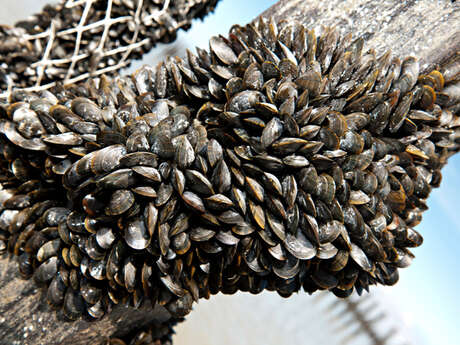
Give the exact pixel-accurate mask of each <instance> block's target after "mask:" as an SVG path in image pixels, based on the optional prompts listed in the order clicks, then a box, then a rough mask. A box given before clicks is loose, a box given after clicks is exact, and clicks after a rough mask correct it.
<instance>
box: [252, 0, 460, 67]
mask: <svg viewBox="0 0 460 345" xmlns="http://www.w3.org/2000/svg"><path fill="white" fill-rule="evenodd" d="M261 16H263V17H265V18H270V17H273V18H274V19H275V20H277V21H279V20H283V19H286V20H289V21H291V20H296V21H299V22H300V23H302V24H304V25H306V26H307V27H309V28H315V29H319V30H320V29H321V26H322V25H323V26H336V28H337V29H338V30H339V31H340V32H341V33H342V34H347V33H349V32H352V33H353V37H355V38H357V37H360V36H362V37H364V38H365V40H366V44H365V49H369V48H373V49H375V51H376V52H377V53H378V54H379V55H380V54H382V53H384V52H385V51H387V50H389V49H391V50H392V52H393V54H394V55H396V56H399V57H405V56H409V55H412V56H415V57H417V58H419V59H420V66H421V71H422V72H423V71H426V70H430V69H432V68H433V67H434V66H436V65H438V64H442V63H443V62H444V61H445V60H447V59H449V58H450V57H451V56H452V55H454V54H456V53H457V52H458V51H459V50H460V3H459V2H453V3H452V2H451V1H449V0H438V1H431V0H425V1H416V0H410V1H398V0H394V1H373V0H346V1H344V0H329V1H324V0H281V1H279V2H278V3H277V4H275V5H274V6H272V7H271V8H269V9H268V10H266V11H265V12H264V13H262V14H261Z"/></svg>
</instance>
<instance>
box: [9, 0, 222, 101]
mask: <svg viewBox="0 0 460 345" xmlns="http://www.w3.org/2000/svg"><path fill="white" fill-rule="evenodd" d="M217 1H218V0H66V1H61V2H60V3H59V4H57V5H53V6H51V5H48V6H46V7H45V8H44V9H43V11H42V12H41V13H39V14H36V15H34V16H32V17H30V18H29V19H27V20H25V21H22V22H18V23H17V24H16V25H15V26H14V27H8V26H0V98H6V97H8V95H9V94H10V92H11V91H12V90H13V89H15V90H18V89H19V90H21V89H22V90H27V91H40V90H44V89H47V88H50V87H52V86H54V85H55V84H56V82H58V81H62V82H63V83H64V84H69V83H74V82H77V81H80V80H83V79H85V78H88V77H90V76H92V77H94V76H98V75H101V74H113V73H115V72H116V71H118V70H119V69H121V68H123V67H126V66H128V65H129V64H130V62H131V61H132V60H133V59H139V58H141V56H142V55H143V54H144V53H145V52H147V51H148V50H150V49H151V48H152V47H153V46H154V45H155V43H157V42H170V41H172V40H174V39H175V37H176V34H177V31H178V30H179V29H181V28H183V29H187V28H189V27H190V24H191V21H192V19H194V18H201V17H203V16H204V15H206V14H207V13H208V12H210V11H212V10H213V9H214V7H215V5H216V3H217Z"/></svg>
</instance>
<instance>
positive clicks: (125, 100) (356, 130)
mask: <svg viewBox="0 0 460 345" xmlns="http://www.w3.org/2000/svg"><path fill="white" fill-rule="evenodd" d="M363 43H364V42H363V40H362V39H356V40H352V38H351V35H348V36H345V37H340V36H339V35H338V33H337V32H336V31H334V30H330V29H325V30H324V32H323V34H322V35H320V36H316V35H315V33H314V31H309V30H307V29H306V28H305V27H303V26H302V25H300V24H297V23H287V22H281V23H279V24H275V23H273V22H269V21H263V20H261V21H260V22H258V23H256V24H250V25H247V26H245V27H240V26H234V27H233V28H232V29H231V31H230V34H229V37H228V38H224V37H222V36H219V37H213V38H211V40H210V44H209V46H210V51H209V52H207V51H205V50H202V49H197V55H194V54H193V53H191V52H190V51H188V53H187V56H186V58H184V59H181V58H178V57H175V58H168V59H167V60H166V61H165V62H164V63H160V64H159V65H158V66H157V67H156V68H151V67H148V66H146V67H143V68H141V69H139V70H138V71H136V72H135V73H134V74H133V75H129V76H122V77H116V78H114V79H113V80H110V79H108V78H106V77H104V76H103V77H101V78H100V79H99V80H89V81H87V82H85V83H81V84H77V85H68V86H65V87H63V86H56V87H55V88H54V89H52V90H51V92H50V91H41V92H37V93H28V92H23V91H18V92H13V93H12V95H11V97H10V102H9V103H8V104H4V105H2V106H0V132H1V134H0V145H1V150H0V152H1V153H2V156H3V158H2V160H1V161H0V168H1V171H2V175H1V185H2V189H1V190H0V205H1V209H0V210H1V211H0V247H1V246H3V249H4V250H9V251H10V252H13V253H14V254H15V255H17V256H18V257H19V258H18V259H19V269H20V272H21V273H22V275H23V276H24V277H32V276H33V277H34V279H35V281H36V282H38V283H40V284H43V285H45V286H46V287H47V298H48V301H49V303H50V304H51V305H53V306H56V307H59V308H62V310H63V312H64V314H65V315H66V316H67V317H68V318H69V319H77V318H79V317H80V316H81V315H82V314H85V315H90V316H91V317H93V318H100V317H102V316H103V315H104V314H105V313H107V312H108V311H110V309H111V308H112V306H113V305H115V304H119V303H130V304H131V305H133V306H135V307H138V306H140V305H141V304H142V303H143V302H145V301H147V300H148V301H149V303H152V304H155V303H158V304H160V305H163V306H165V307H166V308H167V309H168V310H169V311H170V312H171V314H172V315H173V316H174V317H178V318H179V317H182V316H184V315H186V314H187V313H189V312H190V310H191V307H192V303H193V302H194V301H198V299H199V298H209V296H210V295H211V294H216V293H218V292H223V293H227V294H232V293H235V292H236V291H249V292H251V293H259V292H261V291H262V290H264V289H267V290H271V291H277V292H278V293H279V294H280V295H281V296H285V297H287V296H290V295H291V294H292V293H294V292H297V291H299V290H300V289H301V288H303V289H304V290H305V291H306V292H308V293H312V292H314V291H316V290H318V289H320V290H325V289H327V290H330V291H332V292H333V293H334V294H335V295H337V296H340V297H345V296H348V295H350V294H351V293H352V291H353V289H354V288H355V289H356V290H357V291H358V292H361V291H362V290H363V289H367V288H368V286H369V285H370V284H376V283H380V284H385V285H391V284H394V283H395V282H396V281H397V279H398V268H400V267H406V266H408V265H409V263H410V262H411V260H412V258H413V254H412V253H411V251H410V250H409V249H408V248H410V247H416V246H418V245H420V244H421V243H422V237H421V236H420V235H419V234H418V233H417V231H415V230H414V229H413V227H414V226H415V225H417V224H418V223H419V222H420V220H421V213H422V212H423V211H424V210H426V209H427V206H426V203H425V200H426V198H427V197H428V195H429V193H430V190H431V188H432V187H436V186H438V185H439V183H440V181H441V173H440V169H441V167H442V166H443V165H444V164H445V163H446V160H447V158H448V157H449V156H450V155H451V154H452V153H455V152H456V151H457V150H458V141H457V140H456V139H457V135H458V134H457V133H458V127H459V126H460V120H459V118H458V116H457V115H458V113H459V109H460V92H459V81H460V72H459V71H460V59H459V56H458V55H457V56H456V57H454V58H453V60H452V61H450V62H449V64H448V65H446V67H445V68H444V69H442V73H441V72H439V71H436V70H434V71H431V72H430V73H429V74H425V75H419V65H418V63H417V61H416V60H415V59H414V58H412V57H409V58H406V59H404V60H403V61H401V60H400V59H398V58H391V56H390V54H389V53H387V54H384V55H382V56H381V57H376V54H375V52H374V51H373V50H369V51H367V52H364V51H363Z"/></svg>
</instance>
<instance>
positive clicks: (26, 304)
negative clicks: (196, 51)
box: [0, 0, 460, 345]
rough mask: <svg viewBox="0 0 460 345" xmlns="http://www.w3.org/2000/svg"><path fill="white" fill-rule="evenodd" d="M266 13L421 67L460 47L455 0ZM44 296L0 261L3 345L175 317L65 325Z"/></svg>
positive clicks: (107, 331) (139, 313)
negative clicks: (350, 37)
mask: <svg viewBox="0 0 460 345" xmlns="http://www.w3.org/2000/svg"><path fill="white" fill-rule="evenodd" d="M224 1H230V0H224ZM262 16H263V17H267V18H268V17H273V18H275V20H283V19H286V20H289V21H292V20H297V21H299V22H301V23H303V24H304V25H307V26H308V27H315V28H316V27H318V28H320V26H321V25H324V26H336V27H337V29H338V30H339V31H340V32H342V33H348V32H350V31H351V32H353V34H354V37H359V36H363V37H364V38H365V39H366V47H365V48H366V49H369V48H373V49H375V50H376V52H377V53H378V54H381V53H382V52H384V51H386V50H388V49H391V50H392V51H393V54H394V55H396V56H400V57H404V56H407V55H414V56H416V57H418V58H419V59H420V60H421V66H422V71H423V70H429V69H431V68H433V67H434V66H437V65H439V64H442V63H443V61H446V60H448V59H450V58H451V57H452V56H453V55H455V54H458V52H459V50H460V33H459V25H460V4H459V3H452V2H450V1H431V0H426V1H404V2H402V1H396V0H395V1H371V0H349V1H343V0H329V1H323V0H281V1H280V2H279V3H277V4H275V5H274V6H273V7H271V8H270V9H268V10H266V11H265V12H264V13H263V14H262ZM256 20H257V19H256ZM209 34H210V35H211V34H212V33H209ZM42 294H43V291H41V290H40V289H39V288H37V287H36V286H35V285H34V283H33V281H25V280H22V279H21V278H20V276H19V274H18V270H17V263H16V262H15V260H14V258H11V257H9V256H7V255H5V256H3V257H2V258H0V344H5V345H6V344H47V345H52V344H74V345H78V344H98V343H99V342H101V341H103V340H104V339H107V338H108V337H110V336H112V335H119V336H123V335H125V334H127V333H129V332H131V331H132V330H134V329H137V328H139V327H141V326H143V325H147V324H149V323H151V322H153V321H157V322H164V321H166V320H167V319H168V318H169V314H168V312H167V311H166V310H165V309H164V308H161V307H157V308H155V310H152V308H151V307H150V306H149V304H148V303H147V304H146V306H144V307H143V308H142V309H140V310H134V309H133V308H130V307H124V306H118V307H116V308H115V309H114V310H113V311H112V312H111V313H110V314H109V315H108V316H106V317H104V318H103V319H102V320H100V321H93V322H89V321H87V320H79V321H76V322H66V321H63V319H62V318H60V317H59V315H56V313H55V312H54V311H53V310H52V308H51V307H49V306H48V305H47V304H46V302H44V298H43V296H42Z"/></svg>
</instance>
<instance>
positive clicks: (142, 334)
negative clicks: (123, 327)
mask: <svg viewBox="0 0 460 345" xmlns="http://www.w3.org/2000/svg"><path fill="white" fill-rule="evenodd" d="M180 321H183V318H178V319H175V320H174V319H172V320H170V321H168V322H165V323H159V324H153V325H151V326H149V327H145V328H141V329H138V330H135V331H133V332H132V333H130V334H127V335H125V336H124V337H121V338H118V337H114V338H110V339H107V340H106V341H103V342H102V343H100V345H172V339H171V338H172V334H174V330H173V326H175V325H176V324H177V322H180Z"/></svg>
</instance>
